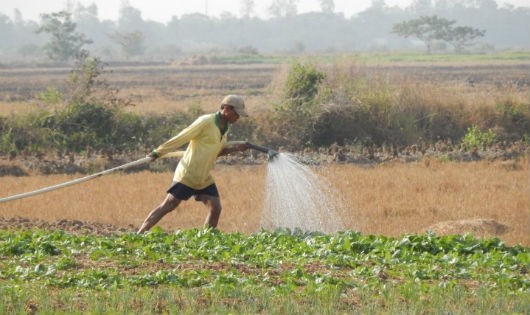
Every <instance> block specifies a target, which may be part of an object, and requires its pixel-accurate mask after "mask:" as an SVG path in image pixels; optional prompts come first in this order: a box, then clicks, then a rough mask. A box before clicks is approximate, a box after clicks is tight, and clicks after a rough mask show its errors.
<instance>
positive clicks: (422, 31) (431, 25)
mask: <svg viewBox="0 0 530 315" xmlns="http://www.w3.org/2000/svg"><path fill="white" fill-rule="evenodd" d="M454 23H455V21H449V20H447V19H444V18H439V17H438V16H436V15H433V16H421V17H419V18H417V19H412V20H408V21H404V22H401V23H397V24H394V26H393V28H392V32H393V33H395V34H397V35H400V36H403V37H405V38H407V37H411V36H414V37H416V38H417V39H419V40H421V41H422V42H424V43H425V46H426V47H427V53H429V54H430V53H431V51H432V44H433V42H434V41H435V40H445V39H446V38H447V36H448V33H449V31H450V28H451V26H452V25H453V24H454Z"/></svg>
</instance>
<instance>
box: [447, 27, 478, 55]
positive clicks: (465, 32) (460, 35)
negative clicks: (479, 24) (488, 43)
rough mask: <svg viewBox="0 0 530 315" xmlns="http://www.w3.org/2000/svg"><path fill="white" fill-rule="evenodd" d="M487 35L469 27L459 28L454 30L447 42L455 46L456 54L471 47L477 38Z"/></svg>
mask: <svg viewBox="0 0 530 315" xmlns="http://www.w3.org/2000/svg"><path fill="white" fill-rule="evenodd" d="M485 33H486V31H485V30H479V29H476V28H472V27H469V26H457V27H455V28H453V29H452V31H451V34H450V36H449V37H448V38H447V41H448V42H449V43H450V44H451V45H453V47H454V48H455V51H456V52H464V51H465V48H466V47H467V46H469V45H470V44H471V43H472V41H473V40H474V39H475V38H477V37H482V36H484V34H485Z"/></svg>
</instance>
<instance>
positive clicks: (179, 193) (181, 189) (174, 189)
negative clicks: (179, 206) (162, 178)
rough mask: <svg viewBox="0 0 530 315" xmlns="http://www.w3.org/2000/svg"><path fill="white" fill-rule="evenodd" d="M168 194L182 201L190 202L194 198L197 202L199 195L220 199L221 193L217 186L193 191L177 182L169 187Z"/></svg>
mask: <svg viewBox="0 0 530 315" xmlns="http://www.w3.org/2000/svg"><path fill="white" fill-rule="evenodd" d="M167 192H168V194H171V195H173V197H175V198H177V199H180V200H188V199H190V197H191V196H194V197H195V200H197V197H198V196H199V195H208V196H212V197H217V198H219V191H217V186H215V184H211V185H210V186H208V187H206V188H203V189H193V188H191V187H188V186H186V185H184V184H182V183H179V182H176V183H173V185H171V187H169V189H168V190H167Z"/></svg>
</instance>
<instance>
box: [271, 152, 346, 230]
mask: <svg viewBox="0 0 530 315" xmlns="http://www.w3.org/2000/svg"><path fill="white" fill-rule="evenodd" d="M266 184H267V186H266V194H265V204H264V209H263V212H262V217H261V227H262V228H264V229H268V230H274V229H290V230H292V231H294V230H302V231H304V232H324V233H334V232H337V231H340V230H343V229H344V226H343V223H342V220H341V218H340V216H339V213H340V210H341V207H342V202H341V198H339V194H338V193H337V192H336V191H335V190H334V189H333V187H332V185H330V184H329V183H328V182H327V181H326V180H325V179H323V178H319V177H318V176H316V175H315V173H313V172H312V171H311V169H310V168H309V167H308V166H306V165H303V164H301V163H299V162H298V161H297V159H296V157H295V156H293V155H290V154H286V153H280V154H279V155H278V156H277V157H275V158H274V159H273V160H271V161H270V162H269V163H268V169H267V180H266Z"/></svg>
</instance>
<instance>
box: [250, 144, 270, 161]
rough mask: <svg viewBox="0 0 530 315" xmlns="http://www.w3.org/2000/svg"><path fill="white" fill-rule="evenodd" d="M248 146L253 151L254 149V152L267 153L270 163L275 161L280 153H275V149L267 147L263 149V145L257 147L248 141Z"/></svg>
mask: <svg viewBox="0 0 530 315" xmlns="http://www.w3.org/2000/svg"><path fill="white" fill-rule="evenodd" d="M247 145H248V146H249V147H250V148H251V149H254V150H257V151H260V152H263V153H267V155H268V156H269V161H270V160H273V159H274V158H275V157H277V156H278V151H275V150H273V149H269V148H267V147H263V146H261V145H257V144H254V143H251V142H248V141H247Z"/></svg>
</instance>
